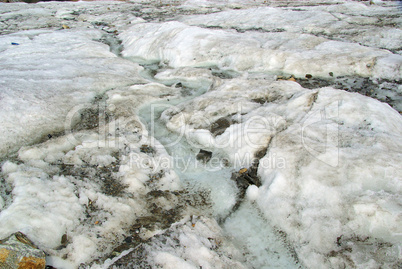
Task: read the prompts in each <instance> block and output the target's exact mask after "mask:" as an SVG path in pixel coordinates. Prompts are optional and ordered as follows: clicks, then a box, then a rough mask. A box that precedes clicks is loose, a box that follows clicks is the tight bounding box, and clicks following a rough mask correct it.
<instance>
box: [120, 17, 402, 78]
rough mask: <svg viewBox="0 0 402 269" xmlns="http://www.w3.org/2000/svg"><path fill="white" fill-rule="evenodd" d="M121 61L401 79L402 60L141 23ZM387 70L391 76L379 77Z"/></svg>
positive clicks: (316, 40) (370, 51)
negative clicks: (125, 59) (383, 69)
mask: <svg viewBox="0 0 402 269" xmlns="http://www.w3.org/2000/svg"><path fill="white" fill-rule="evenodd" d="M119 36H120V38H121V39H122V40H123V45H124V47H125V49H124V50H123V52H122V55H123V56H124V57H126V58H128V59H132V60H134V61H138V62H141V63H148V64H149V63H164V64H166V65H168V66H171V67H174V68H178V67H185V66H190V67H210V68H213V67H217V68H219V69H223V70H234V71H239V72H241V71H248V72H277V73H287V74H294V75H295V76H301V77H304V75H305V74H311V75H313V76H318V77H330V73H331V74H335V76H343V75H357V76H367V77H377V76H380V77H381V78H384V79H399V77H400V76H401V63H402V56H399V55H393V56H392V57H393V60H388V58H387V57H389V56H391V55H392V54H391V53H390V52H388V51H385V50H379V49H374V48H368V47H365V46H361V45H359V44H356V43H348V42H341V41H335V40H328V39H326V38H323V37H316V36H314V35H307V34H299V33H291V32H277V33H259V32H252V33H248V32H246V33H237V32H235V31H231V30H216V29H205V28H200V27H195V26H188V25H186V24H183V23H179V22H166V23H140V24H136V25H134V26H132V27H131V28H129V29H128V30H126V31H124V32H123V33H122V34H120V35H119ZM382 68H386V70H387V71H385V72H383V71H379V70H382Z"/></svg>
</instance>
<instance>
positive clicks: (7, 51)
mask: <svg viewBox="0 0 402 269" xmlns="http://www.w3.org/2000/svg"><path fill="white" fill-rule="evenodd" d="M100 37H101V33H100V32H99V31H98V30H80V31H78V30H72V31H56V32H50V31H46V30H45V31H44V30H40V31H39V30H35V31H25V32H19V33H15V34H11V35H5V36H1V44H2V45H1V48H0V51H1V53H0V58H1V59H2V65H1V75H0V76H1V77H0V83H1V85H2V86H1V87H2V91H1V92H0V102H1V106H2V108H3V109H2V110H1V119H2V124H1V127H0V128H1V129H0V133H1V134H2V135H1V148H0V155H1V156H4V155H5V154H6V153H7V152H12V151H16V150H18V148H19V147H21V145H27V144H32V143H34V142H38V141H40V140H41V139H43V137H44V136H47V135H48V134H54V133H58V132H61V131H63V130H64V120H65V119H66V116H67V113H68V112H69V111H71V110H72V109H73V108H74V107H76V106H78V105H80V104H84V103H88V102H90V101H92V100H94V98H95V97H96V96H99V95H102V94H103V93H104V92H105V91H106V90H107V89H110V88H113V87H117V86H123V85H130V84H132V83H136V82H137V83H138V82H142V81H144V79H142V78H140V77H139V75H138V72H139V71H140V70H141V67H139V66H138V65H136V64H133V63H130V62H128V61H125V60H122V59H121V58H118V57H116V55H114V54H112V53H111V52H109V47H108V46H106V45H104V44H101V43H99V42H95V41H92V39H96V38H100ZM12 42H17V43H19V44H20V45H18V46H13V45H11V43H12ZM38 62H40V63H41V64H40V66H38V65H37V63H38ZM67 82H68V83H67ZM15 122H19V123H20V124H21V125H16V124H14V123H15ZM8 134H12V135H8Z"/></svg>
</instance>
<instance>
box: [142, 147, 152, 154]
mask: <svg viewBox="0 0 402 269" xmlns="http://www.w3.org/2000/svg"><path fill="white" fill-rule="evenodd" d="M140 151H141V152H142V153H147V154H153V153H154V152H155V150H154V149H153V148H152V147H151V146H149V145H141V148H140Z"/></svg>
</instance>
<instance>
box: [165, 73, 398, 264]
mask: <svg viewBox="0 0 402 269" xmlns="http://www.w3.org/2000/svg"><path fill="white" fill-rule="evenodd" d="M257 81H258V80H257ZM255 84H257V85H258V82H256V81H252V80H246V81H244V78H238V79H233V80H226V81H225V82H224V84H223V85H221V86H219V87H216V88H214V89H213V90H211V91H209V92H208V93H206V94H204V95H202V96H200V97H197V98H195V99H194V100H193V101H192V103H191V104H186V105H185V106H184V107H185V108H184V107H183V108H182V110H181V111H182V113H184V114H185V115H186V116H185V118H186V119H187V121H186V124H187V125H188V127H187V128H186V132H188V133H189V134H191V133H194V132H195V133H196V130H194V127H193V126H198V128H202V129H204V132H206V133H208V132H209V131H208V129H209V126H208V125H201V123H200V122H199V120H198V118H197V117H194V116H193V115H197V114H198V113H199V111H201V110H203V111H205V113H204V114H203V117H204V120H203V121H202V123H210V124H211V123H213V122H214V121H215V119H214V118H213V116H212V115H214V114H213V113H208V112H209V111H212V112H213V111H216V110H219V111H220V113H219V115H220V116H226V115H230V114H233V112H231V111H230V110H229V111H228V109H230V107H231V104H239V103H241V104H242V105H243V104H248V103H249V102H250V100H252V99H253V97H254V96H255V95H258V94H257V92H258V91H259V92H258V93H259V96H260V97H265V100H266V101H265V103H264V104H262V105H261V104H259V103H256V105H257V104H258V106H259V107H258V108H257V107H255V108H253V109H249V110H241V115H242V116H241V117H238V118H237V122H236V124H233V125H231V126H230V127H229V128H227V129H226V130H225V131H224V133H223V134H221V135H218V136H217V138H216V139H218V138H219V137H225V141H228V139H233V141H242V142H241V143H240V144H236V147H233V146H230V145H227V146H226V147H223V148H219V147H215V148H214V151H215V152H216V151H223V152H224V153H225V155H223V156H226V157H227V158H229V159H230V160H231V161H232V162H233V163H232V165H234V167H238V169H239V168H241V167H247V166H250V165H251V160H252V159H253V154H255V153H256V152H257V150H258V149H259V148H260V147H261V146H262V147H268V152H267V154H266V156H265V157H264V158H262V159H261V160H260V166H259V174H260V176H261V179H262V186H261V187H259V188H257V187H256V186H250V187H249V190H248V191H247V194H246V195H247V197H248V198H249V199H250V200H255V201H256V203H257V204H258V206H259V208H260V209H261V211H262V212H263V213H264V215H265V217H266V218H267V219H268V220H269V223H270V224H271V225H272V226H273V227H281V230H282V231H284V232H285V233H286V234H287V239H288V240H290V242H293V243H292V244H294V246H295V251H296V253H297V255H298V257H299V259H300V260H301V261H302V262H303V264H305V265H306V266H307V267H311V268H316V267H319V264H325V266H342V264H348V263H347V261H345V260H343V258H342V257H343V256H342V255H343V254H340V253H342V249H344V248H345V247H347V246H348V245H352V246H353V250H352V251H351V253H350V254H349V255H348V256H349V257H350V258H351V259H352V260H353V262H354V263H357V264H359V263H362V264H365V262H368V260H365V261H361V260H359V259H361V258H359V257H357V256H358V255H359V254H357V253H361V251H363V250H362V249H363V246H364V245H365V244H366V243H365V244H363V246H362V243H360V241H359V240H363V238H376V240H381V242H388V243H385V244H389V246H388V247H384V248H383V249H382V250H381V251H386V252H389V253H394V254H392V255H395V253H396V252H397V246H396V245H394V244H398V243H397V242H398V240H400V239H398V234H400V230H399V228H397V227H398V223H399V222H400V220H399V217H397V215H398V213H396V212H397V211H395V209H396V208H395V207H394V206H393V205H396V204H397V203H398V202H397V200H398V198H397V197H398V193H399V192H400V189H401V184H400V179H398V178H400V173H399V172H396V171H397V170H398V167H399V161H398V160H399V158H400V150H395V149H396V148H400V147H401V144H400V143H399V142H398V141H399V140H400V139H399V137H401V134H402V129H401V126H402V119H401V117H400V115H399V113H397V112H396V111H394V110H393V109H392V108H390V107H389V106H388V105H386V104H382V103H380V102H378V101H376V100H373V99H370V98H367V97H363V96H361V95H359V94H351V93H347V92H343V91H338V90H333V89H331V88H322V89H317V90H315V91H310V90H305V89H303V88H301V87H300V86H298V84H297V83H294V82H285V81H283V82H272V83H271V84H270V85H269V86H268V87H267V86H265V84H262V85H264V87H261V88H257V87H256V86H254V85H255ZM250 87H252V88H253V89H254V92H253V91H248V90H247V89H248V88H250ZM285 87H286V88H285ZM280 88H282V89H286V90H282V91H279V90H278V89H280ZM275 90H276V91H275ZM236 91H238V92H239V94H233V95H231V94H230V93H235V92H236ZM220 92H222V93H225V97H226V98H225V100H224V101H222V100H221V99H219V98H217V97H219V96H220ZM242 95H243V96H244V97H243V98H244V99H242V101H240V100H239V99H238V98H239V97H240V96H242ZM270 95H271V96H275V98H272V99H271V101H270ZM210 96H211V97H210ZM212 96H213V97H212ZM222 103H224V105H223V106H222ZM225 103H226V104H225ZM200 104H202V106H200ZM190 107H191V109H190ZM211 108H215V109H216V110H211ZM222 108H224V109H222ZM270 115H275V118H274V119H275V120H272V117H273V116H270ZM176 116H177V115H176ZM252 117H257V119H258V120H259V121H260V122H263V123H265V122H266V123H267V124H268V123H269V124H270V125H266V126H265V128H264V130H270V132H268V133H267V134H266V135H267V138H270V139H267V140H264V139H263V137H264V132H261V131H260V132H257V135H258V139H256V140H255V141H253V139H252V138H253V137H252V136H246V133H245V132H238V131H237V132H236V131H232V130H233V129H234V128H237V129H239V130H246V131H248V130H251V129H254V128H257V127H254V126H252V125H251V126H250V125H248V119H249V118H252ZM174 122H175V116H174V117H172V118H171V123H174ZM274 123H276V125H273V124H274ZM167 126H168V127H169V126H174V125H167ZM267 127H270V128H267ZM172 130H174V128H172ZM376 130H381V132H377V131H376ZM397 137H398V138H397ZM190 138H191V139H196V140H197V139H198V140H197V142H199V143H200V144H202V143H204V142H203V139H202V138H200V137H199V136H191V135H190ZM247 138H248V139H249V140H248V139H247ZM199 140H200V141H199ZM352 141H353V142H352ZM257 142H262V144H261V145H260V147H259V144H258V143H257ZM211 145H213V143H211ZM210 148H213V147H212V146H210ZM357 148H358V150H357ZM287 149H288V150H287ZM250 155H251V157H250ZM247 156H248V157H249V158H247ZM385 156H387V157H385ZM236 160H240V161H239V162H238V163H236V162H235V161H236ZM363 201H364V202H363ZM379 201H384V203H385V204H387V205H389V206H387V207H385V206H384V205H383V204H382V202H379ZM385 201H386V202H385ZM361 204H364V206H362V207H361V206H360V205H361ZM369 204H371V205H370V206H369ZM366 206H367V207H366ZM374 208H376V212H377V213H375V215H376V217H375V219H376V220H379V219H381V221H374V217H370V216H373V215H372V214H374V211H373V210H374ZM365 210H367V211H365ZM377 210H378V211H377ZM363 212H365V213H363ZM369 212H370V213H369ZM380 212H381V213H380ZM382 212H383V213H382ZM380 214H381V217H380ZM391 216H392V217H391ZM377 217H378V218H379V219H377ZM369 223H370V224H369ZM303 227H305V228H303ZM380 227H381V228H380ZM340 238H342V240H345V241H340V240H341V239H340ZM295 242H298V243H296V244H295ZM307 242H308V243H307ZM346 242H347V243H346ZM367 244H371V243H367ZM371 251H373V250H371ZM329 253H332V254H331V255H333V257H334V258H333V259H331V260H326V258H325V257H326V256H327V255H329ZM338 255H339V256H338ZM313 257H314V259H313ZM394 257H395V256H394ZM317 259H318V261H319V262H317V263H315V262H313V261H317ZM373 259H374V260H375V261H376V262H377V263H382V262H384V261H382V260H381V259H382V258H374V257H373ZM391 260H392V261H387V262H390V264H392V262H395V258H394V259H391ZM362 266H363V265H362Z"/></svg>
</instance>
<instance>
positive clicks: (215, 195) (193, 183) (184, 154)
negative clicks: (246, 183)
mask: <svg viewBox="0 0 402 269" xmlns="http://www.w3.org/2000/svg"><path fill="white" fill-rule="evenodd" d="M205 92H206V89H196V90H195V89H193V91H191V95H189V96H186V97H180V98H177V99H170V100H168V101H157V102H153V103H150V104H146V105H144V106H143V107H142V108H141V109H140V110H139V116H140V118H141V120H142V121H143V123H144V124H145V125H146V126H147V128H148V131H149V132H150V134H151V135H152V136H153V137H154V138H155V139H156V140H158V141H159V143H161V144H162V145H163V146H164V147H165V149H166V150H167V152H168V153H169V155H170V156H171V157H172V159H173V164H174V165H173V168H174V170H175V172H176V173H177V174H178V176H179V177H180V180H181V182H182V183H183V185H185V186H187V187H188V188H190V191H193V192H197V191H204V192H207V193H209V197H210V199H211V205H212V206H211V208H210V209H209V210H210V211H209V212H205V214H206V215H212V216H214V217H215V218H216V219H217V221H218V222H220V223H221V227H222V229H223V230H224V233H225V235H226V239H227V240H231V242H232V243H233V244H234V245H235V246H236V247H237V248H238V249H239V250H240V252H241V253H242V254H243V257H244V260H243V261H242V262H243V263H244V264H245V265H246V266H247V268H300V265H299V264H298V262H297V257H296V255H295V254H294V253H295V252H294V250H292V249H291V248H290V247H289V246H288V245H287V244H286V242H285V239H284V238H281V235H280V232H278V231H277V230H275V229H273V228H272V227H270V226H269V224H268V221H267V220H266V219H264V218H263V217H262V215H261V214H260V212H259V210H258V209H257V206H256V205H255V204H253V203H252V202H250V201H244V202H243V203H242V204H241V205H240V207H238V208H237V209H236V211H234V212H233V207H234V205H235V204H236V197H237V195H238V192H239V191H238V189H237V187H236V183H235V182H234V181H233V180H231V174H232V173H233V172H234V169H233V168H232V167H230V166H227V165H223V164H220V165H211V164H208V163H203V162H201V161H198V160H197V159H196V155H197V154H198V153H199V150H200V148H196V147H194V146H193V145H191V144H190V143H188V141H187V140H186V137H185V135H179V134H176V133H173V132H171V131H169V130H168V129H167V128H166V123H165V122H164V121H163V120H162V119H161V115H162V113H163V112H164V111H165V110H167V109H169V108H173V107H174V106H176V105H178V104H185V102H189V101H191V100H192V99H193V98H195V97H197V96H201V95H202V94H203V93H205ZM212 158H214V154H213V155H212ZM217 163H219V162H217Z"/></svg>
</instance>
